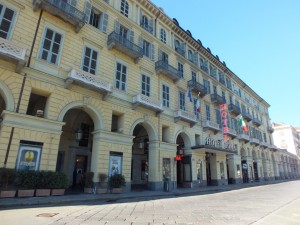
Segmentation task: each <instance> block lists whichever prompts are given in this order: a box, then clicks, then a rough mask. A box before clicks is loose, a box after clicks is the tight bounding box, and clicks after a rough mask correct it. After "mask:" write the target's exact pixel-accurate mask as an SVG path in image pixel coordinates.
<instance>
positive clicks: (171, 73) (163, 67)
mask: <svg viewBox="0 0 300 225" xmlns="http://www.w3.org/2000/svg"><path fill="white" fill-rule="evenodd" d="M155 71H156V74H164V75H165V76H167V77H169V78H170V79H171V80H173V81H174V82H176V81H178V80H179V79H181V78H182V77H181V76H180V74H179V72H178V70H177V69H175V68H174V67H173V66H171V65H169V64H168V63H167V62H165V61H163V60H159V61H157V62H155Z"/></svg>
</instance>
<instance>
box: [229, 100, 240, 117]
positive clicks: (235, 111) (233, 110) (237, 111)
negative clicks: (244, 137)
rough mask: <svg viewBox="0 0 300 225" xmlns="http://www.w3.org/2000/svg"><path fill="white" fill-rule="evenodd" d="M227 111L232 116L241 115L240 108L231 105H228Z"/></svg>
mask: <svg viewBox="0 0 300 225" xmlns="http://www.w3.org/2000/svg"><path fill="white" fill-rule="evenodd" d="M228 111H229V112H230V113H231V114H233V115H236V116H237V115H240V114H241V109H240V107H238V106H236V105H235V104H233V103H230V104H229V105H228Z"/></svg>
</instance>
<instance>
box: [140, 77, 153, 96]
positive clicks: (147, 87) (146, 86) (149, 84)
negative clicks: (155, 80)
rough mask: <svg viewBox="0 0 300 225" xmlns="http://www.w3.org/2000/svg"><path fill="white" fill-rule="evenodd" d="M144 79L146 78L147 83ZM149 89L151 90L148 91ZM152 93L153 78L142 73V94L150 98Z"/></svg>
mask: <svg viewBox="0 0 300 225" xmlns="http://www.w3.org/2000/svg"><path fill="white" fill-rule="evenodd" d="M144 77H145V78H146V79H145V81H143V78H144ZM148 81H149V82H148ZM143 83H144V84H145V90H143ZM147 89H149V90H147ZM143 92H144V93H143ZM150 93H151V78H150V76H149V75H146V74H144V73H142V75H141V94H142V95H145V96H147V97H150Z"/></svg>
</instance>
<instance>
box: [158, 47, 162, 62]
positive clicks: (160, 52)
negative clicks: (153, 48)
mask: <svg viewBox="0 0 300 225" xmlns="http://www.w3.org/2000/svg"><path fill="white" fill-rule="evenodd" d="M158 60H162V51H161V50H160V49H158Z"/></svg>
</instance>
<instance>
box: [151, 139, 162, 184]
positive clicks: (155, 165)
mask: <svg viewBox="0 0 300 225" xmlns="http://www.w3.org/2000/svg"><path fill="white" fill-rule="evenodd" d="M148 154H149V155H148V160H149V168H148V173H149V175H148V187H149V189H150V190H162V188H163V186H162V185H163V183H162V178H161V173H160V172H161V171H162V170H161V168H162V159H161V157H160V150H159V143H158V142H156V141H152V142H149V153H148Z"/></svg>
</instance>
